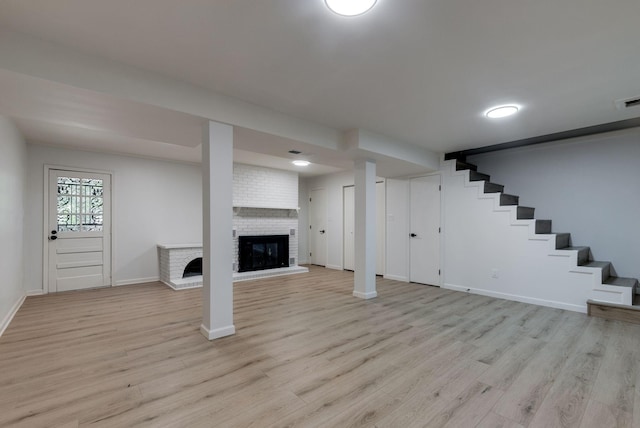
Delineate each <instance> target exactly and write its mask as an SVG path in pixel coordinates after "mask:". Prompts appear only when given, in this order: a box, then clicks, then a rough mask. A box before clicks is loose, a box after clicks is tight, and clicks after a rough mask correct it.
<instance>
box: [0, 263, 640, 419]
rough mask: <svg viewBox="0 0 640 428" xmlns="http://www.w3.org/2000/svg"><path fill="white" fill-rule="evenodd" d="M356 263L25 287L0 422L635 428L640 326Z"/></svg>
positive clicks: (7, 342)
mask: <svg viewBox="0 0 640 428" xmlns="http://www.w3.org/2000/svg"><path fill="white" fill-rule="evenodd" d="M352 281H353V274H351V273H349V272H339V271H333V270H327V269H322V268H317V267H311V271H310V273H309V274H300V275H292V276H287V277H280V278H272V279H266V280H258V281H251V282H242V283H237V284H236V285H235V325H236V330H237V333H236V334H235V335H234V336H232V337H228V338H224V339H220V340H216V341H213V342H208V341H207V340H205V338H204V337H203V336H201V335H200V333H199V331H198V329H199V325H200V316H201V303H200V297H201V290H198V289H196V290H188V291H180V292H175V291H172V290H170V289H169V288H167V287H166V286H164V285H161V284H159V283H153V284H142V285H134V286H125V287H117V288H110V289H100V290H89V291H79V292H69V293H62V294H58V295H48V296H40V297H29V298H27V300H26V302H25V303H24V305H23V307H22V308H21V309H20V311H19V312H18V314H17V316H16V318H15V319H14V321H13V323H12V324H11V325H10V326H9V328H8V329H7V331H6V332H5V334H4V336H3V337H2V338H0V368H1V371H0V426H3V427H4V426H24V427H40V426H43V427H44V426H46V427H54V426H56V427H57V426H60V427H75V426H87V425H95V426H109V427H111V426H115V427H121V426H136V427H138V426H152V427H156V426H157V427H164V426H180V427H197V426H205V427H213V426H215V427H236V426H237V427H245V426H252V427H270V426H278V427H279V426H287V427H289V426H303V427H312V426H327V427H347V426H378V427H402V428H404V427H414V426H425V427H442V426H449V427H482V428H487V427H511V428H513V427H521V426H525V427H555V426H563V427H565V426H566V427H597V428H603V427H616V426H618V427H640V382H638V376H639V375H640V370H639V364H638V363H639V360H640V326H638V325H632V324H626V323H623V322H619V321H607V320H603V319H600V318H589V317H587V316H586V315H583V314H578V313H572V312H565V311H561V310H556V309H550V308H544V307H539V306H532V305H527V304H523V303H517V302H511V301H506V300H497V299H493V298H489V297H483V296H476V295H468V294H464V293H458V292H452V291H447V290H441V289H438V288H435V287H429V286H423V285H417V284H405V283H400V282H395V281H390V280H382V279H379V280H378V293H379V296H378V297H377V298H376V299H373V300H369V301H363V300H360V299H356V298H354V297H352V295H351V293H352Z"/></svg>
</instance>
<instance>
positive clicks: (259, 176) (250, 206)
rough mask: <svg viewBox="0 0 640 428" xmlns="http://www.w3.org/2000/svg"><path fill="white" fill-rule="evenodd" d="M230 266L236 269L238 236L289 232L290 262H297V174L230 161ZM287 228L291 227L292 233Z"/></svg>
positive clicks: (287, 233) (285, 233)
mask: <svg viewBox="0 0 640 428" xmlns="http://www.w3.org/2000/svg"><path fill="white" fill-rule="evenodd" d="M233 206H234V207H244V208H237V209H236V210H235V211H234V214H233V228H234V230H235V231H236V237H235V238H234V240H233V245H234V254H233V268H234V272H237V270H238V237H239V236H247V235H289V259H294V260H295V261H294V262H293V263H290V266H295V265H297V264H298V213H297V212H296V211H295V210H294V209H295V208H297V207H298V174H297V173H296V172H291V171H282V170H277V169H271V168H263V167H258V166H251V165H242V164H234V165H233ZM291 229H294V230H295V234H294V235H293V236H291V235H290V231H291Z"/></svg>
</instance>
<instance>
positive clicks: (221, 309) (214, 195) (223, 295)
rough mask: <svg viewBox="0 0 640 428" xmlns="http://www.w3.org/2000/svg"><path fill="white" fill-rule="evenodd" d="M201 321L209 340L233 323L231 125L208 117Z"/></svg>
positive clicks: (204, 142)
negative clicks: (213, 120) (212, 120)
mask: <svg viewBox="0 0 640 428" xmlns="http://www.w3.org/2000/svg"><path fill="white" fill-rule="evenodd" d="M202 178H203V182H202V218H203V227H202V233H203V236H202V261H203V264H202V325H201V326H200V331H201V332H202V334H203V335H204V336H205V337H206V338H207V339H209V340H212V339H217V338H219V337H224V336H230V335H232V334H234V333H235V332H236V328H235V326H234V325H233V266H232V263H233V248H232V242H233V241H232V238H231V233H232V230H233V127H232V126H230V125H225V124H222V123H218V122H211V121H209V123H208V124H206V125H205V126H204V129H203V136H202Z"/></svg>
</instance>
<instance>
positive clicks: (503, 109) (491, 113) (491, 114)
mask: <svg viewBox="0 0 640 428" xmlns="http://www.w3.org/2000/svg"><path fill="white" fill-rule="evenodd" d="M518 110H519V108H518V106H514V105H509V106H498V107H493V108H491V109H489V110H488V111H487V112H486V113H485V115H486V116H487V117H488V118H490V119H499V118H501V117H507V116H511V115H512V114H516V113H517V112H518Z"/></svg>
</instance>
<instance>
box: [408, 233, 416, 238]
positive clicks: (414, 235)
mask: <svg viewBox="0 0 640 428" xmlns="http://www.w3.org/2000/svg"><path fill="white" fill-rule="evenodd" d="M409 236H410V237H412V238H415V237H416V236H418V235H416V234H415V233H411V234H410V235H409Z"/></svg>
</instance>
